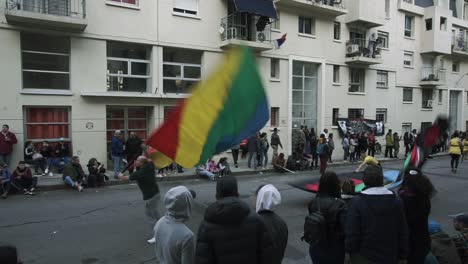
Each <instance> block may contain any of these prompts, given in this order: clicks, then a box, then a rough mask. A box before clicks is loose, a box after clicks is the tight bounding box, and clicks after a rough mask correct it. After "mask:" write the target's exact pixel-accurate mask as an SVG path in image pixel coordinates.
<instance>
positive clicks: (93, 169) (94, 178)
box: [87, 158, 109, 188]
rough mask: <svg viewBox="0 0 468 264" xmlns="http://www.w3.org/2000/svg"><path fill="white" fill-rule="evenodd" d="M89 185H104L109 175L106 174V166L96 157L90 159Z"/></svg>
mask: <svg viewBox="0 0 468 264" xmlns="http://www.w3.org/2000/svg"><path fill="white" fill-rule="evenodd" d="M87 167H88V172H89V175H88V186H87V187H93V188H94V187H104V182H105V180H106V179H107V180H109V177H108V176H107V175H106V174H105V173H106V168H104V164H102V163H100V162H99V161H98V160H97V159H96V158H91V159H90V160H89V161H88V165H87Z"/></svg>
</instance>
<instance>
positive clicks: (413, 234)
mask: <svg viewBox="0 0 468 264" xmlns="http://www.w3.org/2000/svg"><path fill="white" fill-rule="evenodd" d="M433 188H434V187H433V186H432V183H431V181H430V180H429V179H428V178H427V177H426V176H425V175H423V174H422V172H421V171H420V170H419V169H417V168H408V169H407V170H406V171H405V177H404V178H403V182H402V184H401V188H400V190H399V192H398V194H399V197H400V199H401V201H402V202H403V209H404V212H405V216H406V221H407V223H408V231H409V254H408V258H407V261H408V264H424V260H425V259H426V255H427V254H428V253H429V252H430V250H431V237H430V235H429V226H428V221H429V214H430V213H431V196H432V190H433Z"/></svg>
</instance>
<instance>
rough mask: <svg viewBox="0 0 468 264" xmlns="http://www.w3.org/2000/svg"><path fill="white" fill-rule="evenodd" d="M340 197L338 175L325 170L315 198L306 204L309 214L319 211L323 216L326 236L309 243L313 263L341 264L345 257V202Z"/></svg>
mask: <svg viewBox="0 0 468 264" xmlns="http://www.w3.org/2000/svg"><path fill="white" fill-rule="evenodd" d="M340 198H341V186H340V180H339V179H338V176H337V175H336V173H334V172H330V171H327V172H325V173H324V174H322V176H321V177H320V182H319V190H318V193H317V196H316V197H315V199H313V200H312V201H310V202H309V205H308V206H307V207H308V209H309V214H311V213H314V212H317V211H319V207H320V212H321V213H322V215H323V216H324V217H325V221H326V226H327V230H326V237H327V239H326V240H325V241H324V240H320V241H319V242H318V243H317V244H315V245H310V247H309V254H310V258H311V259H312V263H314V264H321V263H325V264H343V262H344V259H345V246H344V223H345V217H346V204H345V202H344V201H343V200H341V199H340Z"/></svg>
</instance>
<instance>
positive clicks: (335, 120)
mask: <svg viewBox="0 0 468 264" xmlns="http://www.w3.org/2000/svg"><path fill="white" fill-rule="evenodd" d="M339 117H340V109H339V108H333V113H332V125H334V126H337V125H338V118H339Z"/></svg>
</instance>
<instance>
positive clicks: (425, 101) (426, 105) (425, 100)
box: [422, 89, 434, 109]
mask: <svg viewBox="0 0 468 264" xmlns="http://www.w3.org/2000/svg"><path fill="white" fill-rule="evenodd" d="M433 97H434V91H433V90H432V89H422V108H423V109H432V108H433V105H432V104H433V99H434V98H433Z"/></svg>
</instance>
